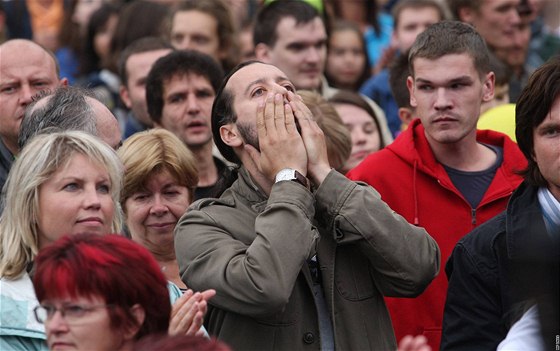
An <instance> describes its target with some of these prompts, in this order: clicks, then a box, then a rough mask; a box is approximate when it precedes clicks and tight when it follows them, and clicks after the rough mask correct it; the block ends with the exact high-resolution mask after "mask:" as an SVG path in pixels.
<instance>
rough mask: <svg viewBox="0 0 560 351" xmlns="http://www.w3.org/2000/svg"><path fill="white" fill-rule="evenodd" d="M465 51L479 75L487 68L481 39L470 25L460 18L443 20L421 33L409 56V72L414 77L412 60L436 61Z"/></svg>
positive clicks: (488, 66) (484, 44)
mask: <svg viewBox="0 0 560 351" xmlns="http://www.w3.org/2000/svg"><path fill="white" fill-rule="evenodd" d="M451 54H468V55H469V56H470V57H471V58H472V59H473V64H474V67H475V68H476V70H477V71H478V74H479V76H480V77H483V76H484V75H486V74H487V73H488V72H489V71H490V58H489V56H488V48H487V47H486V43H485V42H484V39H482V37H481V36H480V34H478V32H477V31H476V30H475V29H474V28H473V27H472V26H471V25H469V24H466V23H463V22H459V21H442V22H438V23H435V24H433V25H431V26H430V27H428V28H427V29H426V30H425V31H423V32H422V33H420V34H419V35H418V37H416V40H415V41H414V44H412V47H411V48H410V51H409V55H408V66H409V70H410V74H411V75H412V76H414V60H415V59H416V58H424V59H428V60H436V59H438V58H440V57H443V56H445V55H451Z"/></svg>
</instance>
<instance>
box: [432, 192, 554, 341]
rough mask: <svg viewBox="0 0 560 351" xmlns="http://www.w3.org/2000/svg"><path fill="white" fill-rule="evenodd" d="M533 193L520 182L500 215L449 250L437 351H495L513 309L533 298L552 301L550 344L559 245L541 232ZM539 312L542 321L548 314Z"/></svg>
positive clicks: (543, 231)
mask: <svg viewBox="0 0 560 351" xmlns="http://www.w3.org/2000/svg"><path fill="white" fill-rule="evenodd" d="M537 192H538V188H537V187H533V186H530V185H528V184H526V183H523V184H522V185H521V186H520V187H519V189H518V190H517V191H516V192H515V193H514V195H513V196H512V197H511V201H510V203H509V204H508V207H507V210H506V211H505V212H503V213H501V214H500V215H498V216H496V217H495V218H493V219H492V220H490V221H488V222H486V223H485V224H484V225H482V226H480V227H479V228H477V229H476V230H474V231H473V232H471V233H470V234H469V235H467V236H465V237H464V238H463V239H462V240H461V241H459V243H458V244H457V246H456V247H455V250H453V254H452V255H451V257H450V258H449V261H448V262H447V266H446V273H447V276H448V278H449V290H448V293H447V302H446V304H445V314H444V319H443V336H442V343H441V349H442V350H465V351H466V350H495V349H496V347H497V346H498V344H499V343H500V341H502V340H503V339H504V338H505V337H506V335H507V332H508V330H509V328H510V326H511V324H512V323H513V322H515V311H516V309H518V308H519V306H520V305H521V304H522V303H524V302H526V301H536V300H535V299H536V298H539V300H540V302H543V301H544V302H546V301H547V299H551V301H556V305H555V306H556V317H555V318H556V322H555V323H553V324H555V330H552V331H550V332H547V333H546V334H549V335H547V337H545V339H544V341H545V342H547V343H549V344H551V343H553V340H555V337H556V336H557V335H558V319H557V318H558V311H557V309H558V300H559V299H560V296H559V294H558V291H559V290H558V283H559V277H560V276H559V257H560V255H559V254H560V246H559V245H558V243H559V240H558V237H557V238H556V239H557V240H553V239H552V236H551V235H550V234H549V233H548V232H547V230H546V227H545V224H544V220H543V215H542V210H541V207H540V204H539V200H538V198H537ZM558 234H559V233H557V235H558ZM553 305H554V303H553ZM541 307H542V305H541ZM539 312H540V314H541V317H542V316H543V314H546V313H547V312H550V311H547V310H546V309H544V310H539ZM517 317H518V316H517ZM548 349H553V347H552V345H550V348H547V350H548Z"/></svg>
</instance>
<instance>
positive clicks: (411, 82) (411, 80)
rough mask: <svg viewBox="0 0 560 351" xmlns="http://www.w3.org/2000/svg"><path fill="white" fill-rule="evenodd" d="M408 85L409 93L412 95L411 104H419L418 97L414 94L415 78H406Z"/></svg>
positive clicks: (413, 105) (414, 105)
mask: <svg viewBox="0 0 560 351" xmlns="http://www.w3.org/2000/svg"><path fill="white" fill-rule="evenodd" d="M406 87H407V88H408V94H409V95H410V106H412V107H416V106H418V104H417V103H416V97H415V96H414V78H412V76H408V78H407V79H406Z"/></svg>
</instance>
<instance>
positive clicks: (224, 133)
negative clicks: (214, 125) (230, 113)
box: [220, 123, 243, 148]
mask: <svg viewBox="0 0 560 351" xmlns="http://www.w3.org/2000/svg"><path fill="white" fill-rule="evenodd" d="M220 137H221V138H222V141H223V142H224V144H226V145H227V146H230V147H232V148H237V147H240V146H243V139H242V138H241V135H240V134H239V130H237V126H236V125H235V124H234V123H228V124H225V125H223V126H221V127H220Z"/></svg>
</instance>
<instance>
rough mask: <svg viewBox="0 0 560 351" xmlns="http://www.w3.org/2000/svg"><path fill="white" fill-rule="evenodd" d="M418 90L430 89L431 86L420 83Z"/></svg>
mask: <svg viewBox="0 0 560 351" xmlns="http://www.w3.org/2000/svg"><path fill="white" fill-rule="evenodd" d="M418 90H432V87H431V86H429V85H420V86H418Z"/></svg>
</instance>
